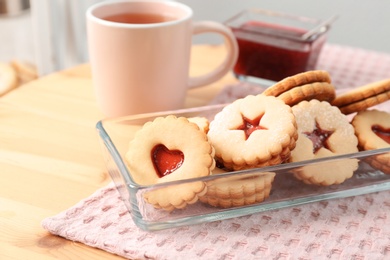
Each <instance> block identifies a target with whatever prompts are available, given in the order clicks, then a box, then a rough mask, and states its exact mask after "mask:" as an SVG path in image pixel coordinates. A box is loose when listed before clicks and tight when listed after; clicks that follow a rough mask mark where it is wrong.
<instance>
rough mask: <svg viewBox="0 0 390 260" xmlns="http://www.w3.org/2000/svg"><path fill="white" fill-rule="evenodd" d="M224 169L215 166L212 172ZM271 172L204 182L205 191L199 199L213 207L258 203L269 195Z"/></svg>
mask: <svg viewBox="0 0 390 260" xmlns="http://www.w3.org/2000/svg"><path fill="white" fill-rule="evenodd" d="M223 172H224V171H222V170H220V169H218V168H216V170H214V171H213V174H221V173H223ZM274 178H275V173H273V172H261V173H252V174H246V175H239V176H237V175H231V176H226V177H221V178H218V179H215V180H212V181H208V182H206V184H207V193H206V194H205V195H204V196H201V197H200V198H199V200H200V201H201V202H203V203H207V204H209V205H211V206H214V207H220V208H231V207H239V206H245V205H251V204H255V203H260V202H262V201H264V200H265V199H266V198H268V197H269V194H270V192H271V188H272V182H273V180H274Z"/></svg>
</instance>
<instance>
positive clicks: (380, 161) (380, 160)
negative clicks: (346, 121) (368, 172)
mask: <svg viewBox="0 0 390 260" xmlns="http://www.w3.org/2000/svg"><path fill="white" fill-rule="evenodd" d="M351 123H352V125H353V126H354V128H355V134H356V136H357V138H358V141H359V149H360V150H375V149H381V148H389V147H390V114H389V113H387V112H385V111H379V110H365V111H361V112H359V113H357V114H356V115H355V116H354V118H353V119H352V122H351ZM368 162H369V163H370V164H371V166H372V167H374V168H376V169H379V170H381V171H383V172H384V173H386V174H390V153H386V154H380V155H376V156H372V157H370V158H368Z"/></svg>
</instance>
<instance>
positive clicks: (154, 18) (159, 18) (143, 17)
mask: <svg viewBox="0 0 390 260" xmlns="http://www.w3.org/2000/svg"><path fill="white" fill-rule="evenodd" d="M176 19H177V18H176V17H173V16H168V15H162V14H156V13H118V14H114V15H110V16H106V17H104V18H103V20H106V21H110V22H115V23H129V24H130V23H131V24H148V23H163V22H169V21H173V20H176Z"/></svg>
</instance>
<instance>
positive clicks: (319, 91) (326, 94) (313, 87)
mask: <svg viewBox="0 0 390 260" xmlns="http://www.w3.org/2000/svg"><path fill="white" fill-rule="evenodd" d="M263 94H264V95H267V96H275V97H277V98H279V99H281V100H283V101H284V102H285V103H286V104H287V105H289V106H293V105H296V104H298V103H299V102H301V101H303V100H311V99H317V100H320V101H328V102H330V101H332V100H333V99H334V98H335V96H336V91H335V88H334V86H333V85H332V84H331V78H330V76H329V73H328V72H326V71H322V70H314V71H307V72H302V73H299V74H296V75H294V76H291V77H287V78H285V79H283V80H281V81H279V82H277V83H276V84H274V85H273V86H271V87H269V88H267V89H266V90H264V92H263Z"/></svg>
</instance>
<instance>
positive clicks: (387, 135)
mask: <svg viewBox="0 0 390 260" xmlns="http://www.w3.org/2000/svg"><path fill="white" fill-rule="evenodd" d="M371 129H372V131H373V132H374V133H375V134H376V135H377V136H378V137H380V138H381V139H383V140H384V141H385V142H386V143H388V144H390V128H384V127H382V126H380V125H373V126H372V127H371Z"/></svg>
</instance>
